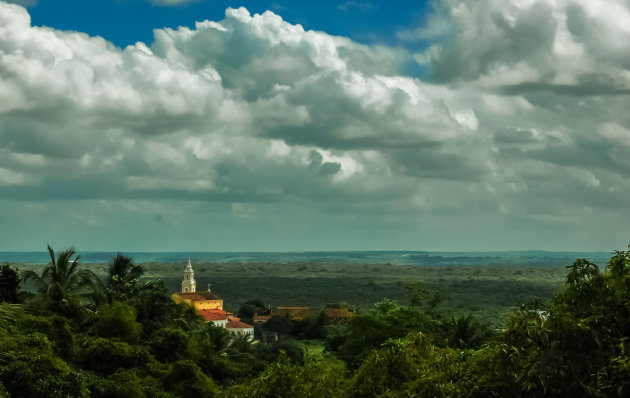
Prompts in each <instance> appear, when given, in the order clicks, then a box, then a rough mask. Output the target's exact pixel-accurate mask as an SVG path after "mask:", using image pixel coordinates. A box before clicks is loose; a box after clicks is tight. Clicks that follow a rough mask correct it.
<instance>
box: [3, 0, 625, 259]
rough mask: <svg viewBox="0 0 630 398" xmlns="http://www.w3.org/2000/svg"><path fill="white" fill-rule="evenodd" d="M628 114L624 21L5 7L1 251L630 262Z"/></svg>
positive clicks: (618, 5)
mask: <svg viewBox="0 0 630 398" xmlns="http://www.w3.org/2000/svg"><path fill="white" fill-rule="evenodd" d="M296 3H297V4H296ZM628 109H630V2H629V1H628V0H599V1H596V2H594V1H592V0H434V1H426V2H423V1H413V2H412V1H398V2H380V1H379V2H377V1H345V2H344V1H321V2H317V3H315V2H289V1H269V2H268V1H240V2H238V1H218V0H195V1H182V0H154V1H150V0H93V1H90V2H85V1H75V0H55V1H52V0H37V1H36V0H20V1H13V2H11V3H7V2H4V1H1V0H0V226H2V228H0V251H29V250H43V249H44V248H45V245H46V244H47V243H50V244H51V245H53V246H54V247H56V248H65V247H68V246H70V245H73V246H75V247H76V248H77V249H79V250H82V251H88V250H96V251H117V250H120V251H313V250H440V251H475V250H477V251H484V250H534V249H540V250H574V251H591V250H597V251H610V250H613V249H623V248H625V247H626V245H627V244H628V243H630V233H629V232H630V201H629V200H628V198H630V178H629V177H630V113H629V112H628Z"/></svg>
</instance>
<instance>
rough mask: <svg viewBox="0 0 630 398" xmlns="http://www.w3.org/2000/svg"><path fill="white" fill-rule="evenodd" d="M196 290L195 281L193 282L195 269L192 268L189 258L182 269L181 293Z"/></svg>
mask: <svg viewBox="0 0 630 398" xmlns="http://www.w3.org/2000/svg"><path fill="white" fill-rule="evenodd" d="M196 291H197V282H195V271H193V269H192V264H191V263H190V259H188V265H186V269H185V270H184V280H183V281H182V293H195V292H196Z"/></svg>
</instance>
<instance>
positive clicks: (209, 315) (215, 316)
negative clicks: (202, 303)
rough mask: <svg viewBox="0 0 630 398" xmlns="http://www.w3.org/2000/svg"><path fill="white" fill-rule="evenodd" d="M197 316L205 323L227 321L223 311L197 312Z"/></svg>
mask: <svg viewBox="0 0 630 398" xmlns="http://www.w3.org/2000/svg"><path fill="white" fill-rule="evenodd" d="M199 315H201V316H202V317H203V318H204V319H205V320H206V321H221V320H224V319H227V315H226V313H225V311H209V310H199Z"/></svg>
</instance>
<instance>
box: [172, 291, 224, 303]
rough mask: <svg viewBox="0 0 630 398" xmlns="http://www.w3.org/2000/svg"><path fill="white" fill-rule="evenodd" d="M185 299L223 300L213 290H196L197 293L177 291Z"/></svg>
mask: <svg viewBox="0 0 630 398" xmlns="http://www.w3.org/2000/svg"><path fill="white" fill-rule="evenodd" d="M176 294H177V295H179V297H181V298H182V299H184V300H191V301H206V300H221V299H220V298H219V296H217V295H216V294H214V293H212V292H208V291H205V292H195V293H176Z"/></svg>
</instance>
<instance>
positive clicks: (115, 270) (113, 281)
mask: <svg viewBox="0 0 630 398" xmlns="http://www.w3.org/2000/svg"><path fill="white" fill-rule="evenodd" d="M143 274H144V268H143V267H142V266H141V265H135V264H134V263H133V261H132V260H131V258H129V257H127V256H124V255H122V254H120V253H118V255H117V256H116V257H115V258H114V259H112V261H111V262H110V263H109V269H108V270H107V280H106V294H107V296H108V299H109V300H110V302H111V301H112V300H118V301H122V300H128V299H130V298H133V297H135V296H136V295H137V294H138V290H139V279H140V277H141V276H142V275H143Z"/></svg>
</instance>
